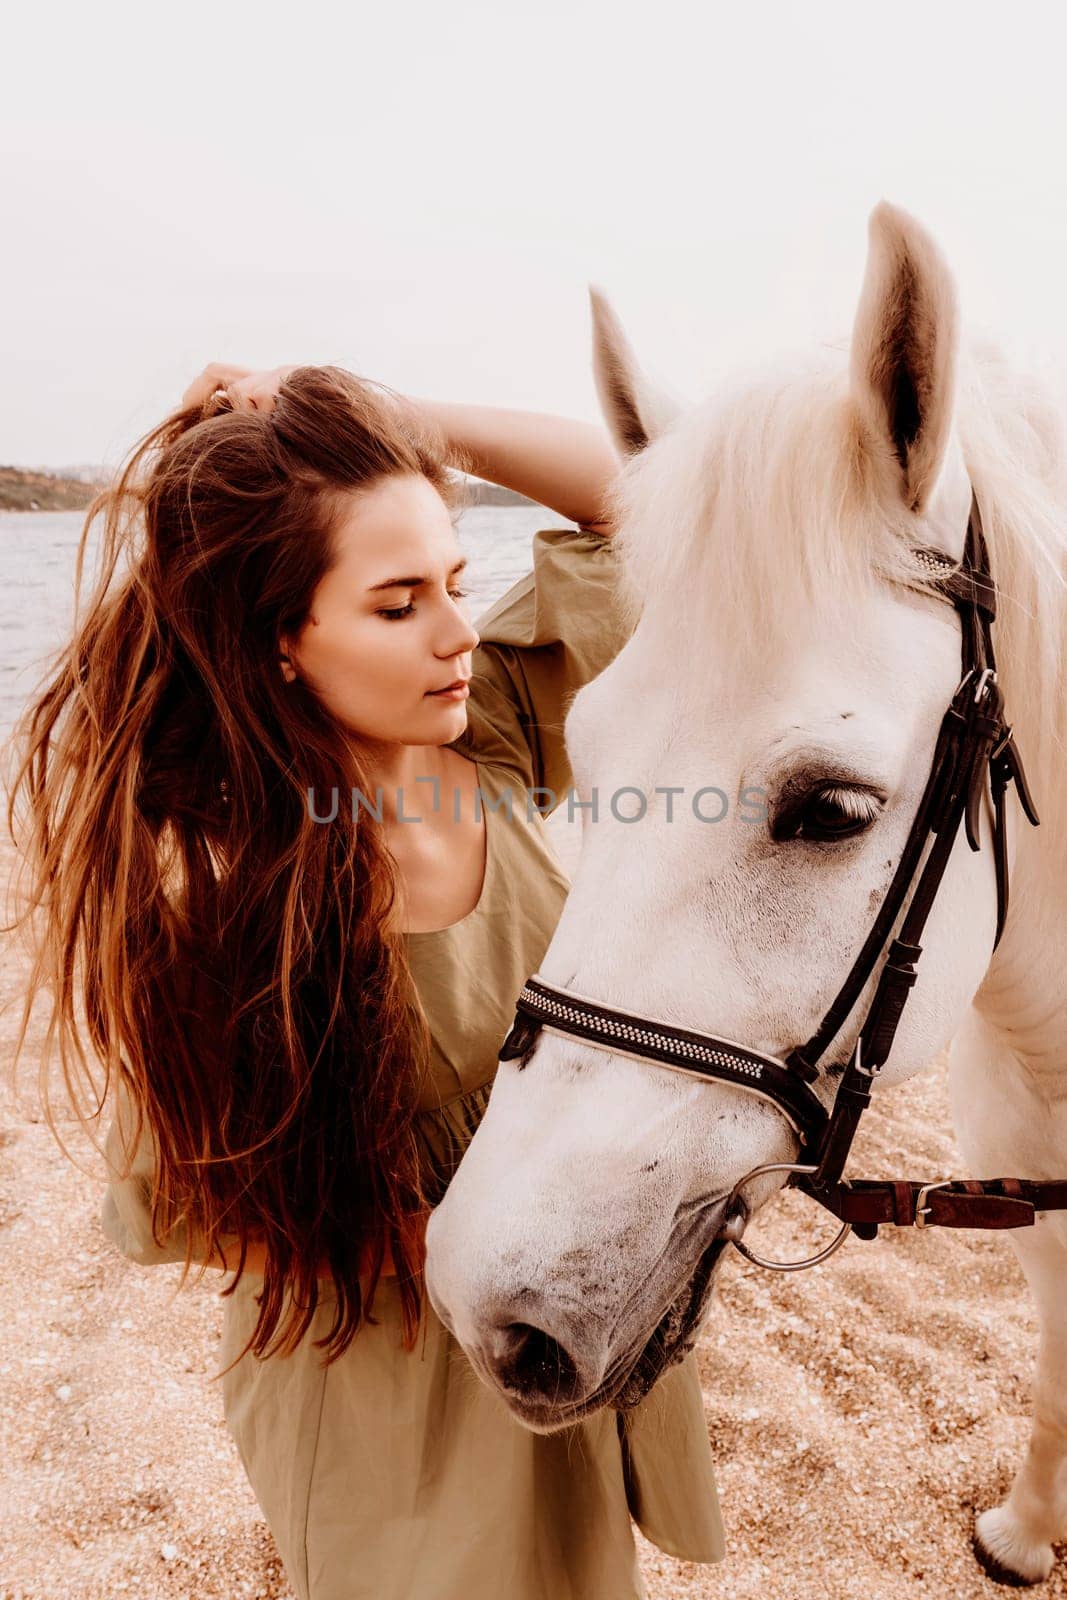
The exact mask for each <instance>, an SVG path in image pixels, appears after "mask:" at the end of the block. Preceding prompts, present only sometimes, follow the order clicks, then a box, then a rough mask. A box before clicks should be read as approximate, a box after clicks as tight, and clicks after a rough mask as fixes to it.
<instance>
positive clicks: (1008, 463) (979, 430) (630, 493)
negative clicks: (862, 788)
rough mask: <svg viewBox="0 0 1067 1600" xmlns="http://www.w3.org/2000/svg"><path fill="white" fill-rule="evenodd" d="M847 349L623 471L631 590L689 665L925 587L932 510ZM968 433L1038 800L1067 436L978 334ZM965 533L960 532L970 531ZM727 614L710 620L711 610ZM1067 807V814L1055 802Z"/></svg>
mask: <svg viewBox="0 0 1067 1600" xmlns="http://www.w3.org/2000/svg"><path fill="white" fill-rule="evenodd" d="M860 426H861V425H860V423H859V420H858V417H857V413H856V410H855V407H854V404H853V402H852V400H851V398H850V394H849V382H848V367H847V353H846V350H845V348H844V347H842V348H841V349H834V348H824V349H822V350H821V351H819V352H818V354H817V355H816V356H815V357H814V358H812V357H807V358H805V359H803V360H794V361H792V362H790V363H788V364H786V365H784V366H783V365H782V364H781V363H778V364H776V366H775V368H774V369H773V370H772V371H770V372H763V373H760V374H757V375H756V376H755V377H753V376H751V375H750V376H748V377H747V378H746V379H743V380H741V381H739V382H737V383H735V384H734V385H732V386H731V387H730V388H729V389H728V390H726V391H723V392H720V393H719V394H718V395H716V396H715V397H714V398H713V399H711V400H709V401H707V402H705V403H704V404H702V405H700V406H697V407H696V408H694V409H692V410H690V411H688V412H686V413H684V414H683V415H682V416H681V417H680V418H679V420H678V421H677V422H676V423H675V424H674V425H673V426H672V427H671V428H670V429H669V431H668V432H667V433H665V434H664V435H663V436H661V437H660V438H659V439H658V440H656V441H655V442H654V443H653V444H651V445H650V446H649V447H648V448H647V449H646V450H644V451H642V452H641V453H640V454H638V455H636V456H634V457H633V458H631V459H630V461H629V462H628V463H627V465H626V467H625V468H624V469H623V471H622V472H621V474H620V477H619V479H618V483H617V487H616V491H615V516H616V521H617V526H618V530H619V531H618V533H617V535H616V543H617V548H618V555H619V563H620V584H621V595H620V597H621V602H622V604H623V605H625V606H627V607H628V608H629V609H630V611H631V614H632V615H634V614H636V613H638V612H643V613H645V614H646V615H647V616H648V618H649V621H650V623H651V624H652V626H656V625H657V621H660V620H661V621H662V626H663V628H664V630H665V631H667V632H669V633H670V635H671V637H672V638H673V639H674V640H675V642H676V645H677V641H678V640H679V639H682V638H684V640H685V650H684V653H683V654H684V659H685V660H686V661H688V662H692V667H691V668H689V669H688V670H689V671H692V672H699V671H700V670H701V668H702V660H701V655H702V652H701V645H702V642H703V641H706V640H708V639H709V638H710V637H711V630H712V628H714V643H715V654H716V657H717V659H718V660H719V662H720V663H721V661H722V659H723V653H724V652H725V654H726V655H727V656H728V657H729V658H730V660H731V661H732V662H733V663H734V664H735V665H736V667H737V668H738V670H742V671H743V670H746V668H752V669H756V668H757V667H758V663H759V662H760V660H763V659H765V658H766V656H767V654H768V653H771V652H776V651H782V650H787V649H790V648H792V644H791V641H796V640H797V638H798V637H799V636H801V635H803V634H805V633H807V632H808V631H809V630H812V629H816V628H818V627H819V626H820V625H822V624H827V625H828V624H829V623H830V621H831V618H833V625H834V626H835V627H837V628H840V626H841V617H842V614H843V613H844V614H846V615H847V614H848V613H849V612H851V611H855V613H856V614H857V615H859V614H862V602H863V599H864V596H865V594H866V593H867V592H868V591H869V588H870V586H871V585H872V584H876V583H881V582H885V581H887V580H889V581H900V582H905V583H907V584H908V585H909V586H910V587H912V588H915V587H922V586H923V577H922V574H921V572H918V571H917V570H916V565H915V563H914V562H913V561H912V560H911V558H910V556H909V554H908V552H909V550H910V548H911V547H912V546H913V545H914V544H915V543H924V542H930V543H933V542H934V541H933V540H929V541H928V540H927V539H926V537H925V534H924V525H923V520H922V518H921V517H916V516H914V515H913V514H912V513H910V512H909V511H908V510H907V509H906V508H905V507H904V505H903V503H902V502H898V503H897V504H896V505H893V504H890V503H889V502H887V501H886V500H885V498H884V496H882V497H879V495H878V494H877V493H876V490H875V486H874V482H873V474H872V471H871V468H870V456H869V452H868V451H867V450H865V449H864V448H863V444H862V438H861V434H860ZM956 429H957V435H958V438H959V441H960V446H961V450H962V454H963V460H964V464H965V466H966V468H967V471H968V474H969V475H970V478H971V482H972V484H973V485H974V488H975V490H976V492H977V495H978V501H979V506H980V508H981V512H982V520H983V528H984V531H985V536H986V542H987V544H988V547H989V557H990V563H991V567H992V571H993V576H994V579H995V581H996V584H997V589H998V596H999V608H998V616H997V622H996V626H995V630H994V641H995V644H996V647H997V663H998V668H999V670H1000V677H1001V681H1002V685H1003V688H1004V691H1005V696H1006V702H1007V710H1008V715H1009V717H1010V718H1011V719H1012V720H1013V725H1014V727H1015V729H1016V732H1017V735H1018V742H1019V745H1020V748H1021V749H1022V751H1023V754H1024V758H1025V759H1026V762H1027V769H1028V775H1029V777H1030V779H1031V783H1032V786H1033V788H1034V790H1035V798H1036V799H1037V802H1038V805H1039V808H1040V806H1041V800H1042V797H1044V798H1045V800H1046V805H1045V811H1046V812H1048V814H1049V820H1050V821H1051V820H1052V815H1051V814H1052V810H1053V807H1052V806H1051V804H1049V800H1050V799H1051V796H1050V794H1049V785H1048V784H1047V783H1046V782H1045V781H1044V780H1045V778H1046V776H1047V777H1049V778H1051V775H1052V773H1053V772H1054V771H1062V762H1063V756H1064V751H1063V742H1064V722H1065V716H1067V648H1065V642H1067V523H1065V520H1064V508H1065V507H1067V437H1065V432H1064V427H1063V421H1062V417H1061V414H1060V413H1059V411H1058V410H1057V408H1056V406H1055V404H1054V403H1053V401H1052V399H1051V397H1050V395H1049V394H1048V393H1047V392H1046V391H1045V390H1044V389H1043V388H1042V386H1041V385H1040V384H1039V383H1038V381H1037V380H1036V379H1033V378H1030V377H1028V376H1024V375H1021V374H1020V373H1018V372H1016V371H1014V370H1013V369H1012V368H1010V367H1009V366H1008V365H1007V364H1006V363H1005V361H1004V360H1003V358H1002V357H1001V356H1000V354H999V353H998V352H997V351H996V350H994V349H992V348H991V347H987V346H980V345H978V344H977V343H972V344H971V346H969V347H968V349H967V350H966V351H965V352H964V353H963V355H962V358H961V364H960V383H959V391H958V396H957V409H956ZM961 532H962V530H961ZM713 618H714V621H713V620H712V619H713ZM1056 809H1060V810H1062V809H1064V808H1059V807H1058V808H1056Z"/></svg>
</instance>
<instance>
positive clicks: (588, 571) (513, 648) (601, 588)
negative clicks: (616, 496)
mask: <svg viewBox="0 0 1067 1600" xmlns="http://www.w3.org/2000/svg"><path fill="white" fill-rule="evenodd" d="M635 620H636V619H634V620H631V619H629V618H628V616H627V615H626V613H625V609H624V607H623V606H622V604H621V603H620V599H619V595H618V591H617V577H616V560H615V552H614V548H613V546H612V542H611V539H610V538H604V537H603V536H602V535H600V534H598V533H594V532H592V531H591V530H589V529H587V528H579V529H574V528H547V529H543V530H542V531H541V532H539V533H537V534H535V535H534V539H533V570H532V571H530V572H528V573H527V574H526V575H525V576H524V577H522V578H520V579H519V580H518V581H517V582H516V583H513V584H512V586H511V588H510V589H509V590H508V591H507V593H506V594H504V595H502V596H501V598H500V599H499V600H497V601H496V603H495V604H494V605H492V606H490V608H489V610H488V611H486V612H485V613H484V614H483V615H482V616H481V617H479V618H477V619H476V621H475V624H474V626H475V627H476V628H477V630H478V633H479V635H480V643H479V644H478V646H477V647H476V649H475V651H474V655H473V660H472V677H471V693H470V699H469V701H468V728H467V731H466V733H465V734H464V735H463V736H462V737H461V738H460V739H458V740H456V746H457V748H460V749H462V750H464V751H467V750H469V751H470V753H472V754H473V755H475V756H479V755H480V756H482V757H483V758H484V759H487V760H492V759H495V760H497V761H498V762H500V763H501V764H503V765H508V766H511V767H512V768H513V769H515V770H517V771H518V772H519V773H520V774H521V776H522V781H523V782H524V783H525V784H528V785H529V786H531V787H537V788H542V789H551V790H552V792H553V794H554V795H555V797H556V801H558V800H560V799H562V797H563V796H564V795H565V794H566V792H567V790H568V789H569V788H570V787H571V785H572V783H573V778H572V775H571V769H570V763H569V762H568V760H567V754H566V750H565V747H564V743H563V720H564V717H565V716H566V713H567V708H568V706H569V705H570V702H571V700H572V699H573V697H574V695H575V694H576V693H577V691H578V690H579V689H580V688H581V687H582V686H583V684H586V683H589V682H591V681H592V679H593V678H595V677H597V676H598V675H599V674H600V673H601V672H603V670H604V668H605V667H606V666H607V665H608V664H609V662H611V661H612V660H614V658H615V656H616V655H618V653H619V651H620V650H621V649H622V647H623V645H624V644H625V643H626V641H627V639H628V638H629V637H630V635H631V633H632V632H633V629H634V625H635ZM545 809H546V810H548V809H551V807H546V808H545Z"/></svg>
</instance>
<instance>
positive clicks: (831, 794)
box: [774, 788, 882, 840]
mask: <svg viewBox="0 0 1067 1600" xmlns="http://www.w3.org/2000/svg"><path fill="white" fill-rule="evenodd" d="M881 810H882V807H881V804H880V802H879V801H878V799H877V798H876V796H874V795H872V794H860V793H857V791H856V790H855V789H836V788H828V789H820V790H819V791H818V792H817V793H816V794H813V795H809V796H808V798H807V799H806V800H804V801H803V802H802V803H801V804H800V805H799V806H797V807H796V808H795V809H794V810H793V811H791V812H789V813H788V815H787V816H785V817H784V818H783V819H782V820H781V822H780V823H779V824H778V825H777V826H776V827H775V830H774V836H775V838H776V839H821V840H832V839H847V838H849V837H851V836H852V835H853V834H856V833H862V832H863V831H864V829H865V828H869V827H870V826H871V824H872V823H873V822H876V821H877V820H878V817H879V815H880V814H881Z"/></svg>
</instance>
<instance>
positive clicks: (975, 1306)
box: [0, 842, 1067, 1600]
mask: <svg viewBox="0 0 1067 1600" xmlns="http://www.w3.org/2000/svg"><path fill="white" fill-rule="evenodd" d="M9 862H10V844H9V842H8V843H6V849H5V852H4V854H3V857H2V861H0V865H3V866H4V867H5V868H6V866H7V865H8V864H9ZM23 971H24V968H23V966H22V957H21V956H20V955H19V954H18V953H17V952H13V951H12V950H11V949H10V948H9V950H8V953H7V956H6V959H5V963H4V983H3V996H4V1009H3V1013H2V1018H0V1021H2V1035H0V1037H2V1042H3V1054H4V1060H5V1062H7V1061H9V1060H10V1056H11V1047H12V1043H13V1039H14V1036H15V1030H16V1023H17V1018H18V1011H19V1003H18V993H19V988H20V975H21V973H22V972H23ZM40 1036H41V1030H40V1027H38V1030H37V1033H36V1035H35V1040H34V1044H33V1045H32V1046H30V1047H28V1048H27V1051H26V1054H25V1058H24V1064H23V1068H22V1074H21V1079H20V1082H21V1093H20V1094H19V1095H17V1096H16V1095H15V1094H13V1093H12V1090H11V1087H10V1084H9V1082H8V1081H7V1078H6V1076H5V1081H4V1085H3V1091H2V1102H0V1316H2V1319H3V1326H4V1340H3V1351H2V1357H0V1419H2V1420H0V1451H2V1457H3V1461H4V1463H5V1469H6V1470H5V1474H4V1482H3V1488H2V1491H0V1600H117V1597H124V1596H129V1597H131V1600H178V1597H183V1600H216V1597H218V1600H244V1597H260V1600H268V1597H269V1600H291V1590H290V1589H289V1587H288V1585H287V1583H286V1581H285V1577H284V1574H283V1572H282V1569H281V1565H280V1562H279V1560H278V1557H277V1554H276V1552H275V1550H274V1547H273V1543H272V1540H271V1537H270V1534H269V1532H268V1530H267V1528H266V1526H265V1524H264V1522H263V1519H262V1517H261V1516H260V1514H259V1511H258V1508H257V1506H256V1502H255V1499H254V1497H253V1495H252V1492H251V1490H250V1489H249V1487H248V1485H247V1482H246V1480H245V1478H244V1474H243V1470H242V1468H241V1465H240V1462H239V1460H238V1458H237V1454H236V1451H235V1448H234V1446H233V1444H232V1442H231V1440H230V1437H229V1434H228V1432H227V1430H226V1427H225V1424H224V1421H223V1415H222V1403H221V1396H220V1393H219V1385H218V1383H217V1382H213V1381H212V1375H213V1373H214V1372H215V1371H216V1351H217V1348H218V1337H219V1328H220V1323H221V1310H222V1304H221V1301H220V1298H219V1285H220V1282H221V1279H220V1278H219V1276H218V1274H216V1273H211V1274H210V1275H208V1276H206V1277H205V1278H204V1280H203V1282H202V1283H201V1284H200V1285H199V1286H196V1287H191V1286H187V1287H186V1288H185V1289H184V1290H183V1291H182V1292H180V1293H179V1292H178V1280H179V1278H180V1275H181V1269H180V1268H179V1267H177V1266H169V1265H168V1266H159V1267H152V1268H143V1267H138V1266H136V1265H134V1264H132V1263H130V1262H127V1261H126V1260H124V1259H123V1258H122V1257H121V1256H119V1255H118V1254H117V1253H116V1252H115V1251H114V1249H113V1248H112V1247H111V1245H110V1244H109V1243H108V1241H107V1240H106V1238H105V1237H104V1235H103V1234H102V1232H101V1230H100V1228H99V1226H98V1223H97V1216H98V1211H99V1206H100V1200H101V1196H102V1193H103V1179H102V1167H101V1166H100V1163H99V1161H98V1160H97V1158H96V1157H95V1156H94V1155H93V1153H92V1151H91V1150H90V1149H88V1147H87V1146H86V1145H84V1144H83V1143H82V1142H81V1141H80V1140H77V1139H74V1138H73V1137H72V1141H71V1147H72V1149H73V1150H74V1151H75V1152H76V1153H77V1154H78V1157H79V1162H80V1164H81V1166H83V1167H84V1169H85V1170H84V1171H82V1170H78V1168H76V1167H75V1166H74V1165H73V1164H72V1163H71V1162H69V1161H68V1160H67V1159H66V1158H65V1157H64V1156H63V1154H62V1153H61V1152H60V1150H59V1149H58V1148H57V1146H56V1144H55V1142H54V1140H53V1138H52V1136H51V1134H50V1132H49V1130H48V1128H47V1127H46V1126H45V1125H44V1123H43V1122H41V1121H40V1120H39V1113H38V1112H37V1110H36V1109H35V1106H34V1097H33V1094H32V1092H31V1090H32V1078H33V1074H34V1072H35V1070H36V1062H37V1059H38V1057H39V1041H40ZM851 1170H852V1171H853V1172H854V1173H856V1174H859V1173H861V1172H862V1173H863V1174H865V1175H867V1176H903V1175H910V1176H916V1175H919V1174H924V1175H928V1176H929V1177H931V1178H938V1177H942V1176H945V1175H947V1174H949V1173H951V1172H954V1171H955V1172H959V1171H960V1170H961V1168H960V1165H959V1160H958V1157H957V1155H956V1153H955V1148H954V1144H953V1139H952V1134H951V1130H950V1124H949V1119H948V1110H947V1095H946V1072H945V1063H944V1062H943V1061H940V1062H937V1063H935V1064H934V1065H933V1066H932V1067H931V1069H930V1071H929V1072H928V1073H927V1074H926V1075H925V1076H924V1077H923V1078H922V1079H921V1080H918V1081H915V1082H913V1083H911V1084H910V1085H907V1086H905V1087H904V1088H903V1089H900V1090H896V1091H892V1092H890V1093H889V1094H887V1095H886V1096H885V1099H884V1102H883V1104H882V1105H881V1106H878V1105H876V1107H875V1109H874V1110H873V1112H872V1113H871V1114H870V1116H869V1118H868V1120H867V1124H866V1126H865V1127H864V1129H863V1131H862V1133H861V1135H860V1138H859V1141H858V1146H857V1149H856V1153H855V1158H854V1160H853V1163H852V1167H851ZM827 1228H828V1221H827V1219H822V1218H819V1217H816V1216H814V1215H813V1214H812V1212H811V1211H810V1210H809V1209H808V1208H807V1206H806V1203H805V1202H804V1201H803V1199H802V1198H801V1197H798V1196H795V1195H793V1196H789V1197H788V1198H787V1199H783V1200H780V1201H779V1202H778V1204H777V1207H776V1211H775V1216H774V1218H773V1219H771V1218H765V1219H761V1225H760V1233H759V1238H760V1241H761V1244H762V1243H766V1244H767V1245H768V1246H770V1245H773V1246H774V1247H775V1249H776V1250H777V1251H778V1252H780V1253H781V1254H783V1255H785V1256H789V1255H799V1254H803V1253H805V1241H806V1240H811V1239H814V1238H816V1237H817V1238H818V1239H819V1240H825V1239H826V1238H828V1232H827ZM1035 1348H1036V1321H1035V1318H1034V1315H1033V1312H1032V1309H1031V1306H1030V1303H1029V1301H1028V1298H1027V1295H1026V1290H1025V1286H1024V1283H1023V1279H1022V1275H1021V1273H1020V1271H1019V1268H1018V1266H1017V1265H1016V1262H1015V1258H1014V1255H1013V1254H1012V1251H1011V1249H1010V1246H1009V1244H1008V1242H1007V1240H1006V1239H1005V1238H1003V1237H997V1236H996V1235H992V1234H990V1235H982V1234H981V1233H972V1234H962V1233H960V1234H953V1233H951V1232H948V1231H940V1232H939V1231H932V1232H928V1233H917V1232H915V1231H903V1230H901V1231H894V1230H884V1231H883V1234H882V1236H881V1237H880V1238H879V1239H878V1240H877V1241H875V1242H873V1243H863V1242H861V1241H859V1240H850V1241H849V1242H848V1243H847V1244H846V1245H845V1246H844V1248H843V1249H842V1250H841V1251H840V1252H839V1253H838V1254H837V1255H835V1256H834V1257H833V1258H832V1259H831V1260H830V1261H828V1262H826V1263H825V1264H824V1265H823V1266H821V1267H818V1268H815V1269H814V1270H812V1271H811V1272H807V1273H804V1274H800V1275H797V1276H795V1277H789V1276H771V1275H769V1274H764V1273H761V1272H759V1271H758V1270H757V1269H756V1268H754V1267H752V1266H750V1265H748V1264H747V1263H746V1262H744V1261H743V1260H742V1259H741V1257H740V1256H738V1255H737V1254H736V1253H735V1252H731V1253H730V1254H729V1255H728V1257H727V1258H726V1260H725V1262H724V1266H723V1270H722V1273H721V1278H720V1291H719V1295H718V1298H717V1301H716V1303H715V1306H714V1310H713V1312H712V1316H711V1319H710V1321H709V1323H708V1326H707V1328H706V1330H705V1332H704V1334H703V1337H702V1340H701V1347H700V1365H701V1372H702V1377H703V1384H704V1396H705V1405H706V1413H707V1421H708V1429H709V1433H710V1437H711V1442H712V1447H713V1449H714V1453H715V1459H716V1464H717V1470H718V1477H719V1485H720V1492H721V1496H722V1501H723V1508H724V1515H725V1518H726V1525H727V1535H728V1557H727V1560H726V1561H725V1562H724V1563H722V1564H721V1565H719V1566H716V1567H694V1566H691V1565H687V1564H686V1563H683V1562H678V1561H675V1560H673V1559H671V1558H670V1557H668V1556H665V1555H664V1554H662V1552H660V1551H659V1550H657V1549H656V1548H654V1547H653V1546H651V1545H649V1544H647V1543H646V1542H644V1541H640V1550H641V1559H642V1566H643V1570H644V1573H645V1580H646V1583H647V1586H648V1592H649V1595H650V1597H651V1600H682V1597H686V1600H690V1597H695V1596H725V1597H730V1600H919V1597H928V1600H980V1597H986V1596H993V1595H996V1594H1002V1593H1003V1592H1004V1591H1003V1590H1002V1589H1000V1588H999V1587H998V1586H997V1585H996V1584H994V1583H992V1582H991V1581H990V1580H989V1579H988V1578H986V1577H985V1576H984V1575H983V1574H982V1572H981V1571H980V1569H979V1568H978V1567H977V1565H976V1564H975V1562H974V1559H973V1557H972V1554H971V1549H970V1539H971V1524H972V1519H973V1515H974V1511H975V1508H976V1507H978V1508H984V1507H985V1506H988V1505H991V1504H994V1503H996V1502H997V1501H998V1500H999V1499H1000V1498H1001V1497H1002V1495H1003V1493H1004V1491H1005V1489H1006V1488H1007V1486H1008V1484H1009V1482H1010V1479H1011V1476H1012V1473H1013V1471H1014V1470H1015V1468H1016V1466H1017V1464H1018V1463H1019V1461H1020V1460H1021V1458H1022V1454H1023V1451H1024V1449H1025V1445H1026V1439H1027V1436H1028V1428H1029V1421H1028V1418H1029V1407H1030V1382H1031V1372H1032V1367H1033V1360H1034V1353H1035ZM1060 1554H1061V1561H1060V1563H1059V1565H1058V1566H1057V1568H1056V1569H1055V1570H1054V1574H1053V1577H1052V1578H1051V1580H1050V1581H1049V1582H1048V1583H1047V1584H1046V1585H1045V1586H1043V1587H1042V1588H1041V1589H1039V1590H1037V1591H1036V1592H1037V1593H1039V1594H1041V1595H1042V1596H1048V1597H1050V1600H1051V1597H1062V1596H1067V1561H1064V1560H1063V1559H1062V1556H1063V1555H1064V1554H1067V1552H1063V1551H1061V1552H1060ZM412 1600H418V1597H416V1596H413V1597H412ZM502 1600H505V1597H502Z"/></svg>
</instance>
